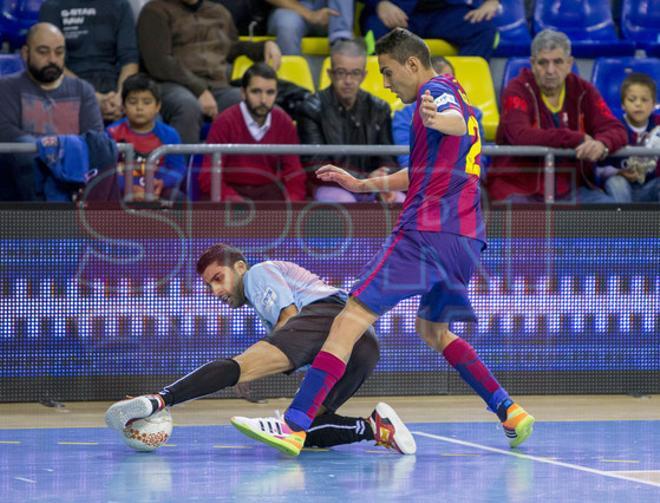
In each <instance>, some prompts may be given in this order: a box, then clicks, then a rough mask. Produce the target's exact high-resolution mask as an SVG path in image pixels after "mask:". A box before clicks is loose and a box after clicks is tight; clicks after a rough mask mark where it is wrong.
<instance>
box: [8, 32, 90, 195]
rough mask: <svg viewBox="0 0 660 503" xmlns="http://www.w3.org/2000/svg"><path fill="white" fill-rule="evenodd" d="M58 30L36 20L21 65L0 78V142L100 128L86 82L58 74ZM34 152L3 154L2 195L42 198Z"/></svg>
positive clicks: (60, 49) (60, 70)
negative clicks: (14, 72) (17, 72)
mask: <svg viewBox="0 0 660 503" xmlns="http://www.w3.org/2000/svg"><path fill="white" fill-rule="evenodd" d="M65 55H66V49H65V42H64V36H63V35H62V32H60V30H59V29H58V28H57V27H56V26H53V25H51V24H48V23H37V24H35V25H34V26H32V28H30V31H29V32H28V36H27V41H26V45H25V46H23V48H22V49H21V56H22V57H23V60H24V61H25V66H26V70H25V71H24V72H22V73H20V74H17V75H12V76H10V77H6V78H2V79H0V142H21V143H32V144H34V143H35V141H36V140H37V139H38V138H39V137H43V136H50V135H80V134H83V133H86V132H88V131H98V132H102V131H103V120H102V119H101V112H100V110H99V106H98V104H97V102H96V97H95V96H94V89H93V88H92V86H91V85H90V84H89V83H87V82H85V81H83V80H80V79H76V78H73V77H68V76H65V75H64V59H65ZM37 159H38V157H37V154H4V155H1V156H0V165H2V166H3V168H4V170H5V173H6V175H5V176H4V179H3V181H2V183H0V199H1V200H4V201H34V200H43V199H45V195H44V193H43V186H42V185H40V184H39V183H38V181H37V180H38V179H39V178H40V177H37V173H38V171H39V169H40V164H39V162H40V161H38V160H37Z"/></svg>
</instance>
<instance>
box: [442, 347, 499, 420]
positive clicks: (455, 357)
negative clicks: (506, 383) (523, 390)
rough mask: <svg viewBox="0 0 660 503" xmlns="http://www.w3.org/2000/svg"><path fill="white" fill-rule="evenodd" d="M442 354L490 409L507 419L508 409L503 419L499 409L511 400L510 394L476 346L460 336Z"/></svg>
mask: <svg viewBox="0 0 660 503" xmlns="http://www.w3.org/2000/svg"><path fill="white" fill-rule="evenodd" d="M442 354H443V355H444V357H445V358H446V359H447V361H448V362H449V364H450V365H451V366H452V367H454V368H455V369H456V370H458V373H459V374H460V375H461V377H462V378H463V380H464V381H465V382H466V383H468V384H469V385H470V387H471V388H472V389H473V390H474V391H476V392H477V394H478V395H479V396H480V397H481V398H483V399H484V401H485V402H486V403H487V404H488V408H489V409H490V411H491V412H495V413H496V414H497V415H498V417H500V420H501V421H504V420H506V411H504V412H505V415H504V419H502V418H501V416H500V412H501V411H500V410H498V409H499V408H500V405H502V404H503V403H504V402H505V401H506V400H509V401H510V399H509V394H508V393H507V392H506V390H505V389H504V388H503V387H502V386H500V383H498V382H497V379H495V377H493V374H491V373H490V370H488V368H487V367H486V366H485V365H484V364H483V363H482V361H481V360H480V359H479V356H478V355H477V353H476V351H475V350H474V348H473V347H472V346H470V345H469V344H468V343H467V342H465V341H464V340H463V339H461V338H458V339H456V340H454V341H452V342H451V343H450V344H449V345H448V346H447V347H446V348H445V350H444V351H443V352H442Z"/></svg>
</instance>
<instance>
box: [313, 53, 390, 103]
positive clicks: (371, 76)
mask: <svg viewBox="0 0 660 503" xmlns="http://www.w3.org/2000/svg"><path fill="white" fill-rule="evenodd" d="M329 69H330V58H329V57H328V58H325V60H324V61H323V66H322V67H321V75H320V76H319V89H325V88H326V87H328V86H329V85H330V77H329V76H328V70H329ZM360 88H361V89H363V90H365V91H367V92H368V93H371V94H373V95H374V96H378V97H379V98H380V99H382V100H385V101H386V102H387V103H389V105H390V108H391V109H392V111H393V112H394V111H396V110H400V109H401V108H403V103H401V100H400V99H399V98H398V97H397V95H396V94H394V93H393V92H392V91H390V90H389V89H385V88H384V87H383V77H382V76H381V74H380V69H379V68H378V58H377V57H376V56H368V57H367V76H366V77H365V78H364V81H362V85H361V86H360Z"/></svg>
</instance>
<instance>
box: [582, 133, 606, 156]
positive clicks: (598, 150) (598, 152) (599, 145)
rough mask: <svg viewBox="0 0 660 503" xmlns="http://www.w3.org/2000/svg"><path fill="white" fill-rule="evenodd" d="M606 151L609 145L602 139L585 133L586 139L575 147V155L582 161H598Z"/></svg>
mask: <svg viewBox="0 0 660 503" xmlns="http://www.w3.org/2000/svg"><path fill="white" fill-rule="evenodd" d="M606 151H607V147H606V146H605V144H604V143H603V142H602V141H599V140H594V139H593V138H591V137H590V136H589V135H585V140H584V141H583V142H582V143H580V145H578V146H577V147H576V149H575V156H576V157H577V158H578V159H580V160H581V161H590V162H596V161H599V160H600V159H602V157H603V156H604V155H605V152H606Z"/></svg>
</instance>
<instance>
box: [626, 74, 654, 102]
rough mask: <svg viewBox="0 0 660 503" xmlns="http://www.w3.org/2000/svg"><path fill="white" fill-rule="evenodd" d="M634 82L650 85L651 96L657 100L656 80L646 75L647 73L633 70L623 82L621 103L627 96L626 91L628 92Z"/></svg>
mask: <svg viewBox="0 0 660 503" xmlns="http://www.w3.org/2000/svg"><path fill="white" fill-rule="evenodd" d="M634 84H637V85H639V86H644V87H648V88H649V89H650V90H651V97H652V98H653V101H654V102H655V100H656V85H655V80H653V79H652V78H651V77H650V76H648V75H646V74H645V73H640V72H633V73H631V74H629V75H628V76H627V77H626V78H625V79H624V81H623V83H622V84H621V103H623V100H624V98H625V97H626V93H627V92H628V89H629V88H630V86H632V85H634Z"/></svg>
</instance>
